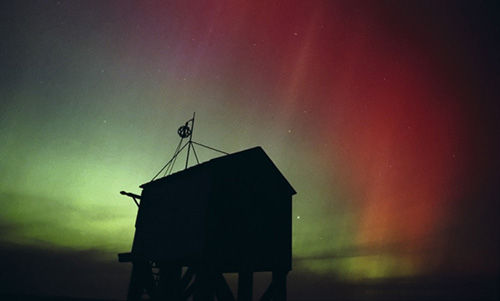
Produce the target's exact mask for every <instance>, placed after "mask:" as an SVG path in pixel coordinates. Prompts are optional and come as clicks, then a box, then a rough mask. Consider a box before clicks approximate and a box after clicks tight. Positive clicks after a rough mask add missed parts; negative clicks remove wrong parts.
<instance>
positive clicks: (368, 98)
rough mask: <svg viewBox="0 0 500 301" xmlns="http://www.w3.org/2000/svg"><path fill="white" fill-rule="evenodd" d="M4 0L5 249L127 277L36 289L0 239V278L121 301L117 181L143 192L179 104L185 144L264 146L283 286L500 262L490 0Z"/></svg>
mask: <svg viewBox="0 0 500 301" xmlns="http://www.w3.org/2000/svg"><path fill="white" fill-rule="evenodd" d="M0 7H1V10H0V11H1V19H2V20H1V21H0V22H1V25H2V26H1V27H0V32H1V37H2V47H1V49H0V99H1V102H0V204H1V208H2V210H0V243H1V245H2V252H3V253H5V254H10V255H11V256H13V255H12V254H19V252H18V250H24V251H23V252H25V253H26V254H31V255H30V256H34V257H35V258H36V256H37V255H36V254H37V252H38V251H40V250H42V251H43V254H64V256H63V257H64V258H71V256H75V257H74V258H78V260H84V259H85V260H87V261H88V263H87V264H88V266H95V269H96V271H97V270H98V271H99V273H101V272H104V271H105V270H104V268H105V267H108V266H109V267H111V268H110V270H109V271H112V272H113V273H114V272H116V271H121V272H122V273H124V275H120V276H119V277H121V278H120V279H125V280H124V281H123V283H118V284H116V286H117V288H115V289H114V290H111V289H109V290H107V289H105V288H104V287H105V286H104V285H103V288H101V290H100V291H99V290H96V287H98V286H99V284H96V283H94V282H92V285H94V287H93V288H92V289H89V290H85V288H84V286H83V285H84V284H85V283H86V282H85V281H83V280H82V279H81V278H80V279H79V278H78V277H76V276H75V275H73V277H75V278H71V277H68V278H66V277H65V276H64V275H65V273H67V272H66V270H65V269H63V268H61V270H62V272H61V273H62V275H58V276H57V277H56V276H54V277H56V278H54V279H59V280H60V279H61V278H66V280H65V281H67V284H66V285H54V286H53V287H51V286H48V288H47V287H44V288H41V287H42V285H41V284H40V283H42V282H43V281H41V280H40V281H41V282H40V283H38V282H37V281H35V280H33V279H39V278H40V277H41V278H47V279H46V280H44V281H47V282H50V277H49V276H46V277H45V276H40V275H42V274H43V272H44V271H42V270H41V269H37V267H36V265H35V266H32V267H30V268H29V271H30V274H31V275H32V276H22V277H21V276H13V275H12V274H9V273H12V272H13V271H19V270H23V269H27V268H26V267H25V266H24V265H23V263H20V262H18V263H16V260H19V258H17V257H16V260H10V259H9V260H8V259H6V257H5V256H3V257H2V259H1V261H0V262H1V263H2V266H3V269H2V270H3V271H4V272H3V274H2V276H1V279H0V280H2V282H4V283H9V281H10V283H14V282H15V283H16V284H15V285H13V284H11V285H10V286H5V288H4V287H2V290H1V291H0V292H2V291H6V292H11V291H12V292H20V291H22V290H24V289H26V290H25V291H26V292H28V293H34V294H48V295H71V294H73V296H76V297H79V296H81V297H106V298H124V296H125V293H126V285H127V284H128V283H127V281H128V276H129V275H128V274H127V273H128V272H129V270H127V267H124V266H123V265H120V264H119V263H117V262H116V254H117V253H119V252H126V251H128V250H129V249H130V247H131V244H132V239H133V233H134V222H135V215H136V207H135V205H134V204H133V202H132V201H130V200H129V199H127V198H124V197H123V196H120V195H119V193H118V192H119V191H121V190H127V191H132V192H135V193H140V189H139V187H138V186H139V185H141V184H143V183H146V182H148V181H149V180H151V178H152V177H153V176H154V175H155V174H156V173H157V172H158V171H159V170H160V168H161V167H162V166H163V165H164V164H165V163H166V162H167V161H168V160H169V159H170V157H171V155H172V153H173V152H174V150H175V147H176V146H177V143H178V139H179V138H178V136H177V134H176V131H177V128H178V127H179V126H181V125H183V124H184V122H185V121H187V120H188V119H190V118H191V116H192V115H193V112H196V125H195V129H194V137H193V139H194V140H195V141H198V142H200V143H203V144H207V145H210V146H212V147H215V148H217V149H221V150H223V151H226V152H230V153H232V152H237V151H240V150H243V149H246V148H250V147H254V146H257V145H259V146H262V147H263V149H264V150H265V151H266V152H267V154H268V155H269V156H270V157H271V159H272V160H273V161H274V163H275V164H276V165H277V167H278V168H279V169H280V170H281V172H282V173H283V174H284V175H285V177H286V178H287V179H288V180H289V182H290V183H291V184H292V186H293V187H294V188H295V190H297V192H298V194H297V195H296V196H295V197H294V201H293V202H294V203H293V256H294V271H293V272H292V273H291V274H290V279H289V283H290V281H292V283H293V281H294V279H300V278H301V277H302V275H314V276H315V277H323V279H330V278H332V279H336V280H340V281H348V282H353V281H354V282H355V281H365V280H372V279H388V278H393V277H415V276H428V275H448V274H452V275H467V276H468V275H484V274H488V275H489V274H491V273H498V269H499V266H498V252H499V248H498V221H497V219H498V197H499V188H498V186H499V185H498V179H499V167H500V166H499V160H498V153H499V147H498V128H499V127H498V120H499V119H498V118H499V114H498V113H499V110H498V99H499V96H500V94H499V87H500V76H499V71H498V70H499V65H500V64H499V58H498V50H499V47H498V46H499V45H498V37H499V36H500V32H499V27H500V26H499V20H500V15H499V14H500V8H499V6H498V4H497V3H494V2H481V1H439V2H433V1H318V0H312V1H275V0H273V1H245V2H244V1H221V0H213V1H3V2H2V4H1V5H0ZM197 151H198V155H199V157H200V159H202V161H203V160H208V159H211V158H213V156H215V155H217V154H214V153H213V152H210V151H206V150H203V149H202V148H201V149H199V150H198V149H197ZM182 165H183V164H179V163H178V164H177V166H176V167H177V168H178V169H182V168H183V166H182ZM13 250H14V251H13ZM42 251H40V252H42ZM23 252H20V253H23ZM67 254H73V255H71V256H70V255H67ZM86 254H87V255H86ZM88 254H90V255H88ZM16 256H17V255H16ZM44 256H45V257H47V255H44ZM78 256H80V257H78ZM45 257H44V258H45ZM49 257H50V256H49ZM51 258H52V257H51ZM54 261H56V260H55V259H54ZM69 261H70V260H66V261H64V262H69ZM37 272H38V273H40V275H38V276H37V274H36V273H37ZM68 273H69V272H68ZM49 274H50V275H53V273H49ZM26 277H27V278H26ZM30 277H31V278H30ZM58 277H59V278H58ZM81 277H83V278H85V277H87V278H89V277H93V276H91V273H90V271H89V274H87V275H82V276H81ZM99 277H104V276H99ZM113 277H115V276H110V278H109V279H113ZM304 277H305V276H304ZM20 279H23V281H24V280H26V279H28V280H27V283H23V284H20V281H21V280H20ZM106 279H107V278H106ZM59 280H57V281H59ZM54 281H55V280H54ZM103 281H104V280H103ZM90 282H91V281H90ZM76 283H78V284H76ZM81 283H83V284H81ZM120 285H122V286H120ZM72 287H78V288H79V289H78V290H73V291H71V290H70V288H72ZM120 293H121V294H122V295H120ZM290 297H293V292H292V295H291V296H290ZM325 298H326V299H328V297H325Z"/></svg>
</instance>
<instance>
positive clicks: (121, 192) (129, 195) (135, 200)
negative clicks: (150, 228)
mask: <svg viewBox="0 0 500 301" xmlns="http://www.w3.org/2000/svg"><path fill="white" fill-rule="evenodd" d="M120 194H122V195H126V196H128V197H131V198H132V199H133V200H134V202H135V204H136V205H137V207H139V202H137V200H140V199H141V196H139V195H137V194H134V193H131V192H125V191H123V190H122V191H120Z"/></svg>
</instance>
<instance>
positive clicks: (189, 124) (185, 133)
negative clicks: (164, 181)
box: [151, 112, 229, 181]
mask: <svg viewBox="0 0 500 301" xmlns="http://www.w3.org/2000/svg"><path fill="white" fill-rule="evenodd" d="M195 116H196V113H195V112H193V118H191V119H189V120H188V121H186V123H185V124H184V125H183V126H181V127H179V129H178V130H177V134H178V135H179V137H181V140H180V141H179V144H178V145H177V149H176V150H175V152H174V155H173V156H172V159H170V160H169V161H168V162H167V164H165V166H163V168H162V169H160V171H159V172H158V173H157V174H156V175H155V176H154V177H153V179H151V181H154V180H155V179H156V178H157V177H158V176H159V175H160V174H161V173H162V172H163V171H164V170H165V173H164V176H167V175H169V174H170V173H172V170H173V167H174V164H175V161H176V159H177V156H178V155H179V154H180V153H181V152H182V150H183V149H184V148H186V146H187V155H186V164H185V166H184V169H187V168H188V166H189V155H190V153H191V149H192V150H193V154H194V156H195V158H196V163H197V164H200V160H198V155H197V154H196V150H195V148H194V145H195V144H196V145H199V146H201V147H204V148H207V149H210V150H212V151H215V152H219V153H222V154H225V155H229V153H226V152H224V151H221V150H218V149H215V148H213V147H210V146H206V145H204V144H201V143H198V142H196V141H193V130H194V119H195ZM185 138H189V141H188V142H186V143H185V144H184V145H182V142H183V140H184V139H185ZM181 145H182V146H181Z"/></svg>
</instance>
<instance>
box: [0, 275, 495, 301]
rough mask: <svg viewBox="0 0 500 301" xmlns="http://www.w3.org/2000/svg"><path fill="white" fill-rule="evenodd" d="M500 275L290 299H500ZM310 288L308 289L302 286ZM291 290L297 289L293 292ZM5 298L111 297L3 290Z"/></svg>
mask: <svg viewBox="0 0 500 301" xmlns="http://www.w3.org/2000/svg"><path fill="white" fill-rule="evenodd" d="M498 285H499V278H498V276H489V277H474V278H433V279H430V278H416V279H399V280H393V281H391V282H378V283H377V282H373V283H364V284H345V283H328V281H327V280H325V279H323V280H321V279H320V278H318V279H315V278H314V277H313V278H308V279H307V280H305V281H304V283H303V286H294V287H290V286H289V287H288V291H289V296H288V297H289V300H499V298H500V294H499V289H498ZM301 287H304V288H306V287H307V291H306V290H303V289H301ZM290 293H293V295H292V294H290ZM0 299H1V300H22V301H41V300H55V301H111V300H112V299H84V298H70V297H47V296H28V295H11V294H0Z"/></svg>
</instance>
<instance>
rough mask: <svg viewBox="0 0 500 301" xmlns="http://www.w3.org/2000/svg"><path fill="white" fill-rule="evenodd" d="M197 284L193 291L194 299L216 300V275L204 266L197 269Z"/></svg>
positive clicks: (198, 300) (203, 300)
mask: <svg viewBox="0 0 500 301" xmlns="http://www.w3.org/2000/svg"><path fill="white" fill-rule="evenodd" d="M195 277H196V278H195V283H194V285H195V286H196V287H195V289H194V292H193V301H213V300H214V285H213V284H214V283H213V282H214V281H213V280H214V277H213V274H212V273H211V271H210V270H209V269H207V268H206V267H202V268H200V269H198V270H197V271H196V276H195Z"/></svg>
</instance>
